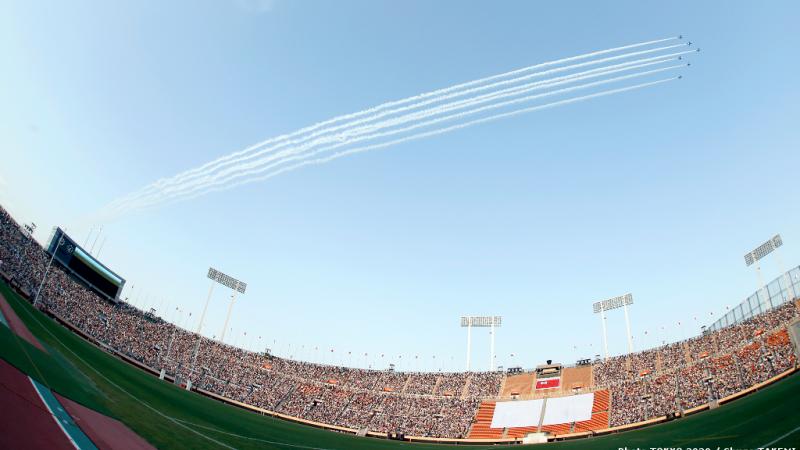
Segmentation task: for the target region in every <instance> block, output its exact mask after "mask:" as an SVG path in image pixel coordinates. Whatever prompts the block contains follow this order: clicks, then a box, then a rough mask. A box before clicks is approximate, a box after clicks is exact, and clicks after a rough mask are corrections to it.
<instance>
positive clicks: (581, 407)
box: [542, 393, 594, 425]
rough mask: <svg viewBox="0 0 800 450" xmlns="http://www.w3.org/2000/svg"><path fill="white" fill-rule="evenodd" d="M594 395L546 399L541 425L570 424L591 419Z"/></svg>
mask: <svg viewBox="0 0 800 450" xmlns="http://www.w3.org/2000/svg"><path fill="white" fill-rule="evenodd" d="M592 404H594V393H591V394H581V395H571V396H569V397H553V398H548V399H547V405H546V406H545V411H544V421H543V422H542V425H555V424H559V423H572V422H581V421H584V420H589V419H591V418H592Z"/></svg>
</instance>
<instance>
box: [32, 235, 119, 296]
mask: <svg viewBox="0 0 800 450" xmlns="http://www.w3.org/2000/svg"><path fill="white" fill-rule="evenodd" d="M47 252H48V253H50V254H51V255H55V260H57V261H58V262H59V263H61V265H62V266H64V268H66V269H67V272H68V273H69V274H70V275H72V276H73V278H75V279H77V281H78V282H80V283H81V284H84V285H85V286H87V287H88V288H89V289H91V290H93V291H95V292H97V293H98V294H100V295H102V296H104V297H106V298H108V299H109V300H112V301H117V300H118V299H119V294H120V293H121V292H122V287H123V286H125V280H124V279H122V277H120V276H119V275H117V274H116V273H114V272H112V271H111V270H110V269H109V268H108V267H106V266H105V265H103V263H101V262H100V261H98V260H97V259H95V258H94V257H93V256H92V255H90V254H89V252H87V251H85V250H84V249H83V248H81V246H79V245H78V244H76V243H75V241H74V240H73V239H72V238H70V237H69V236H68V235H67V234H66V233H64V231H63V230H62V229H61V228H56V229H55V231H54V232H53V236H52V237H51V238H50V245H49V247H48V248H47Z"/></svg>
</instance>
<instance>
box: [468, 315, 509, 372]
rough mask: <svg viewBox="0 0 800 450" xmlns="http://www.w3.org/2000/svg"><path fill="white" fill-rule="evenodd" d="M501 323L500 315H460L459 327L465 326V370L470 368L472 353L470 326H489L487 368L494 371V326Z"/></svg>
mask: <svg viewBox="0 0 800 450" xmlns="http://www.w3.org/2000/svg"><path fill="white" fill-rule="evenodd" d="M502 323H503V318H502V317H501V316H462V317H461V327H466V328H467V371H469V370H470V359H471V358H470V356H471V353H472V327H482V328H491V330H490V332H491V335H490V337H491V341H490V344H489V370H490V371H494V363H495V361H494V334H495V328H497V327H499V326H500V325H501V324H502Z"/></svg>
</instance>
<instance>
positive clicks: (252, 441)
mask: <svg viewBox="0 0 800 450" xmlns="http://www.w3.org/2000/svg"><path fill="white" fill-rule="evenodd" d="M0 292H2V293H3V295H4V296H5V297H6V299H7V300H8V302H9V303H10V304H11V306H12V307H13V308H14V310H15V311H16V313H17V315H19V317H20V318H21V319H22V320H23V321H24V322H25V324H26V325H27V326H28V328H29V329H30V330H31V332H32V333H33V334H34V335H36V336H37V337H38V338H39V340H40V341H41V342H42V344H44V346H45V347H46V348H47V350H48V352H47V353H44V352H42V351H40V350H38V349H36V348H35V347H33V346H31V345H30V344H28V343H27V342H25V341H23V340H22V339H19V338H18V337H17V336H16V335H14V334H13V333H11V332H10V330H9V329H8V328H7V327H5V326H0V356H2V358H3V359H5V360H6V361H8V362H9V363H11V364H13V365H14V366H16V367H17V368H19V369H21V370H22V371H24V372H26V373H28V374H29V375H31V376H32V377H33V378H36V379H37V380H38V381H40V382H42V383H43V384H45V385H47V386H49V387H50V388H51V389H53V390H55V391H56V392H58V393H60V394H61V395H64V396H66V397H69V398H71V399H73V400H75V401H77V402H79V403H82V404H83V405H85V406H88V407H90V408H93V409H95V410H98V411H100V412H103V413H105V414H107V415H110V416H112V417H114V418H117V419H119V420H121V421H122V422H124V423H125V424H127V425H128V426H129V427H130V428H131V429H133V430H134V431H136V432H137V433H139V434H140V435H141V436H142V437H144V438H145V439H147V440H148V441H150V442H151V443H152V444H153V445H155V446H157V447H159V448H194V449H200V448H242V449H247V448H275V449H341V450H350V449H353V450H359V449H390V448H392V449H396V448H400V447H405V448H412V449H415V450H416V449H419V450H424V449H434V448H437V449H442V448H445V447H448V448H449V447H450V446H446V445H431V444H410V443H406V442H397V441H387V440H382V439H374V438H359V437H355V436H350V435H344V434H339V433H334V432H329V431H325V430H320V429H316V428H311V427H307V426H303V425H299V424H295V423H292V422H287V421H283V420H279V419H274V418H270V417H264V416H260V415H258V414H254V413H251V412H247V411H244V410H241V409H238V408H235V407H232V406H228V405H225V404H222V403H220V402H217V401H214V400H211V399H208V398H205V397H203V396H201V395H198V394H194V393H190V392H186V391H184V390H182V389H179V388H177V387H175V386H174V385H172V384H170V383H166V382H163V381H160V380H158V379H157V378H155V377H153V376H151V375H149V374H146V373H144V372H142V371H140V370H139V369H136V368H134V367H132V366H130V365H128V364H126V363H124V362H122V361H119V360H118V359H116V358H114V357H111V356H109V355H108V354H106V353H104V352H102V351H101V350H99V349H97V348H95V347H94V346H93V345H91V344H89V343H87V342H85V341H84V340H82V339H81V338H79V337H77V336H76V335H74V334H73V333H71V332H70V331H68V330H66V329H65V328H63V327H62V326H60V325H58V324H57V323H56V322H54V321H53V320H51V319H50V318H48V317H46V316H45V315H43V314H41V313H40V312H39V311H37V310H35V309H34V308H33V307H31V305H30V304H28V303H27V302H25V301H24V300H23V299H21V298H19V297H18V296H17V295H16V294H14V293H13V292H11V291H10V290H9V289H8V287H7V286H6V285H5V284H1V283H0ZM799 405H800V376H798V375H794V376H790V377H788V378H787V379H785V380H783V381H780V382H778V383H776V384H775V385H773V386H770V387H768V388H766V389H764V390H762V391H760V392H758V393H755V394H753V395H750V396H747V397H745V398H743V399H740V400H737V401H734V402H732V403H731V404H728V405H723V406H721V407H720V408H718V409H716V410H713V411H708V412H704V413H700V414H697V415H694V416H690V417H687V418H684V419H680V420H676V421H673V422H669V423H665V424H661V425H655V426H652V427H648V428H646V429H641V430H636V431H630V432H626V433H619V434H615V435H610V436H603V437H596V438H591V439H582V440H575V441H566V442H558V443H552V444H546V445H545V448H548V449H558V450H561V449H563V450H568V449H593V448H598V449H617V448H622V447H627V448H629V449H635V448H637V447H639V448H643V449H644V448H648V449H649V448H651V447H681V448H684V449H686V448H711V449H716V448H717V447H719V448H720V449H723V448H749V449H754V448H760V447H765V446H768V447H798V446H800V445H798V444H800V411H798V406H799ZM492 447H494V448H496V446H492ZM470 448H489V447H488V446H477V447H470ZM536 448H541V447H536Z"/></svg>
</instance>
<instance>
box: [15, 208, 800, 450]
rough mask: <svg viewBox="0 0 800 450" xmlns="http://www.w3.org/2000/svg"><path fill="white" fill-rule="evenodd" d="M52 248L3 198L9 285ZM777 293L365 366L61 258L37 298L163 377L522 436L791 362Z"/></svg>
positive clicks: (715, 399) (620, 417)
mask: <svg viewBox="0 0 800 450" xmlns="http://www.w3.org/2000/svg"><path fill="white" fill-rule="evenodd" d="M47 259H48V255H47V253H46V252H45V250H44V249H43V248H41V247H40V246H39V245H38V244H37V243H36V242H33V241H32V240H30V239H28V238H27V237H26V236H25V234H24V233H23V232H22V230H21V228H20V227H19V225H18V224H17V223H16V222H15V221H14V220H13V218H12V217H11V216H10V215H9V214H8V213H7V212H6V211H5V210H2V209H0V260H2V261H3V264H2V266H0V275H2V277H3V278H4V279H5V280H6V281H7V283H8V284H9V285H10V286H12V287H14V288H15V289H16V290H17V291H18V292H19V293H21V294H22V295H23V296H24V297H27V298H31V293H32V292H34V291H35V289H36V287H38V283H39V282H40V281H41V279H42V276H43V275H44V272H45V270H46V266H47V262H48V261H47ZM793 270H795V271H797V270H800V269H793ZM790 275H791V274H790ZM789 278H790V279H792V278H791V277H789ZM794 280H796V278H794ZM781 292H783V293H785V295H784V297H781V298H782V300H783V301H781V302H777V297H776V302H775V303H774V304H770V306H771V308H762V309H761V310H758V311H757V312H755V313H753V314H751V316H749V317H745V316H744V315H743V316H741V320H738V321H734V322H733V323H728V324H727V326H724V327H718V328H715V329H713V330H709V331H707V332H706V333H704V334H703V335H701V336H697V337H693V338H690V339H687V340H683V341H679V342H674V343H671V344H669V345H665V346H662V347H658V348H652V349H648V350H644V351H640V352H637V353H631V354H627V355H621V356H615V357H611V358H608V359H606V360H603V361H595V362H593V363H591V362H588V363H586V364H582V365H578V366H564V365H561V364H559V363H557V362H556V363H552V362H550V361H548V363H547V364H543V365H541V366H539V367H537V368H536V370H533V371H523V372H521V373H513V374H512V373H509V374H505V373H502V372H451V373H425V372H395V371H390V370H365V369H357V368H348V367H341V366H334V365H324V364H315V363H310V362H303V361H293V360H288V359H284V358H279V357H276V356H273V355H270V354H267V353H256V352H251V351H248V350H244V349H241V348H237V347H235V346H231V345H228V344H224V343H222V342H218V341H214V340H210V339H208V338H205V337H203V336H201V335H199V334H197V333H194V332H191V331H189V330H185V329H182V328H180V327H177V326H176V325H175V324H172V323H168V322H166V321H163V320H162V319H160V318H158V317H154V316H152V315H148V314H147V313H146V312H144V311H140V310H138V309H136V308H134V307H132V306H131V305H129V304H127V303H125V302H118V303H115V302H111V301H109V300H108V299H107V298H105V297H102V296H100V295H97V293H95V292H93V291H91V290H89V289H87V288H86V286H85V285H84V284H82V283H79V282H77V281H75V280H74V279H73V278H72V277H71V276H70V274H69V272H68V271H65V270H62V269H61V268H60V267H59V268H56V270H52V269H51V272H50V274H49V275H48V278H47V281H46V283H45V284H44V286H43V287H42V290H41V293H40V298H39V305H38V307H39V308H40V309H41V310H42V311H43V312H45V313H46V314H48V315H50V316H51V317H53V318H54V319H56V320H57V321H58V322H60V323H61V324H62V325H64V326H65V327H67V328H69V329H70V330H72V331H73V332H75V333H76V334H78V335H80V336H82V337H83V338H85V339H86V340H88V341H90V342H92V343H94V344H95V345H97V346H98V347H100V348H102V349H104V350H105V351H107V352H109V353H111V354H113V355H115V356H117V357H119V358H121V359H123V360H125V361H127V362H129V363H130V364H132V365H134V366H136V367H138V368H140V369H142V370H144V371H147V372H149V373H152V374H153V375H154V376H160V377H161V378H163V379H164V380H165V382H175V383H178V384H181V385H182V386H188V388H189V389H191V390H193V391H195V392H197V393H199V394H202V395H205V396H207V397H211V398H214V399H217V400H220V401H223V402H226V403H229V404H233V405H236V406H239V407H241V408H244V409H248V410H251V411H254V412H257V413H260V414H265V415H271V416H274V417H279V418H283V419H286V420H291V421H295V422H300V423H305V424H308V425H311V426H315V427H319V428H326V429H330V430H333V431H338V432H343V433H351V434H359V435H371V436H383V437H386V436H387V435H389V434H391V435H395V436H396V435H402V436H403V437H404V438H405V439H407V440H412V441H437V442H452V443H468V442H485V443H489V442H496V443H513V442H521V441H522V440H523V439H524V438H525V437H526V436H528V435H529V434H532V433H544V434H545V435H546V436H548V438H549V439H567V438H577V437H584V436H590V435H597V434H604V433H612V432H617V431H623V430H627V429H631V428H637V427H642V426H646V425H649V424H652V423H658V422H662V421H666V420H671V419H674V418H676V417H682V416H685V415H689V414H693V413H696V412H699V411H703V410H707V409H712V408H716V407H717V406H718V405H720V404H724V403H727V402H729V401H732V400H735V399H737V398H739V397H741V396H744V395H747V394H748V393H749V392H752V391H754V390H758V389H760V388H761V387H763V386H765V385H767V384H770V383H772V382H774V381H775V380H777V379H780V378H782V377H785V376H787V375H789V374H791V373H793V372H795V371H796V370H797V357H798V348H799V346H798V338H800V301H798V300H797V299H796V295H795V293H797V292H800V285H798V282H797V281H795V284H793V285H792V286H785V287H784V289H782V291H781ZM790 293H791V295H790ZM790 298H791V299H792V300H789V299H790ZM198 343H202V345H200V346H199V349H200V350H199V352H197V354H196V360H195V353H194V350H195V349H197V348H198Z"/></svg>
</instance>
